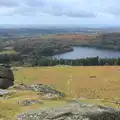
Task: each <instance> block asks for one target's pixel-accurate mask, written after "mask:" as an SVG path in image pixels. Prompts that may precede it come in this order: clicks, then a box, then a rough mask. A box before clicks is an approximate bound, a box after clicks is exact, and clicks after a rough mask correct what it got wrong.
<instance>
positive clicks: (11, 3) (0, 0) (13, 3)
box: [0, 0, 20, 7]
mask: <svg viewBox="0 0 120 120" xmlns="http://www.w3.org/2000/svg"><path fill="white" fill-rule="evenodd" d="M19 4H20V2H19V1H18V0H0V6H3V7H17V6H19Z"/></svg>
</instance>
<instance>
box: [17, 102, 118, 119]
mask: <svg viewBox="0 0 120 120" xmlns="http://www.w3.org/2000/svg"><path fill="white" fill-rule="evenodd" d="M18 120H120V109H113V108H110V107H103V106H97V105H91V104H83V103H80V102H74V103H69V104H68V105H66V106H63V107H60V108H53V109H44V110H42V109H40V110H34V111H29V112H26V113H23V114H22V115H20V116H19V117H18Z"/></svg>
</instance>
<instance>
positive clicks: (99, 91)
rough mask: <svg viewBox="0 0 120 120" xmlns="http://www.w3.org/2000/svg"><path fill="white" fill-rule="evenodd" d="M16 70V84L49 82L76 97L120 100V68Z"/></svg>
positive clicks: (37, 68)
mask: <svg viewBox="0 0 120 120" xmlns="http://www.w3.org/2000/svg"><path fill="white" fill-rule="evenodd" d="M14 73H15V79H16V83H25V84H35V83H40V84H48V85H52V86H54V87H56V88H57V89H59V90H61V91H64V92H65V93H67V94H68V95H69V96H72V97H78V98H79V97H84V98H95V99H96V98H97V99H98V98H99V99H119V98H120V94H119V93H120V67H118V66H113V67H108V66H105V67H64V66H58V67H35V68H21V69H18V70H17V71H15V72H14Z"/></svg>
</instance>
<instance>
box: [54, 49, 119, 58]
mask: <svg viewBox="0 0 120 120" xmlns="http://www.w3.org/2000/svg"><path fill="white" fill-rule="evenodd" d="M97 56H99V58H119V57H120V51H113V50H105V49H97V48H91V47H73V51H71V52H66V53H61V54H58V55H55V56H54V58H56V59H81V58H87V57H97Z"/></svg>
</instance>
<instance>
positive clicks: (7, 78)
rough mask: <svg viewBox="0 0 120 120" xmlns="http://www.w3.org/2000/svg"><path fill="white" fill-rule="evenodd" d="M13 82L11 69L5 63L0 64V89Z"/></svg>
mask: <svg viewBox="0 0 120 120" xmlns="http://www.w3.org/2000/svg"><path fill="white" fill-rule="evenodd" d="M13 84H14V75H13V72H12V70H11V69H10V68H9V67H8V66H5V65H0V89H7V88H8V87H10V86H12V85H13Z"/></svg>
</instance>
